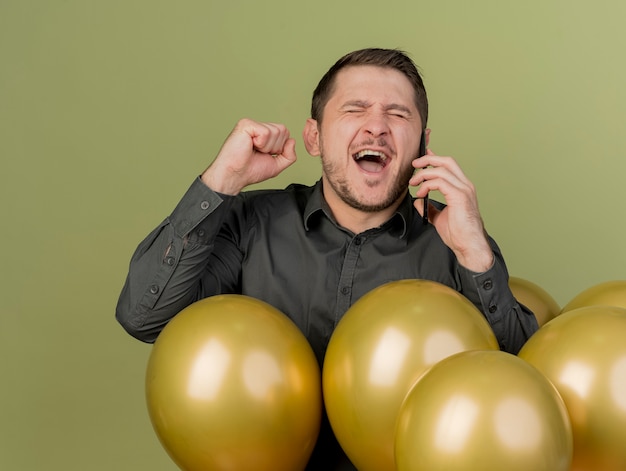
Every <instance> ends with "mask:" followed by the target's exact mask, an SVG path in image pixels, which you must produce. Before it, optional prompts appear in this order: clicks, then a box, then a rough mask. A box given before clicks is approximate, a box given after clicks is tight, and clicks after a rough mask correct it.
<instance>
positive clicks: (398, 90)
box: [329, 65, 416, 109]
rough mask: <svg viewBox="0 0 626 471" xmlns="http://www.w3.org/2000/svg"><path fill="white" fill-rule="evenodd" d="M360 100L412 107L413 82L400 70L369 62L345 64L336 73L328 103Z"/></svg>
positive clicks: (413, 100)
mask: <svg viewBox="0 0 626 471" xmlns="http://www.w3.org/2000/svg"><path fill="white" fill-rule="evenodd" d="M351 100H361V101H367V102H372V103H374V102H380V103H382V104H390V103H397V104H402V105H405V106H408V107H411V108H414V109H416V105H415V91H414V89H413V85H412V84H411V82H410V81H409V79H408V77H406V76H405V75H404V74H403V73H402V72H400V71H398V70H396V69H392V68H389V67H379V66H373V65H357V66H348V67H346V68H344V69H342V70H340V71H339V72H338V73H337V76H336V77H335V84H334V87H333V92H332V94H331V96H330V100H329V103H330V102H331V101H332V102H335V104H341V103H343V102H345V101H351Z"/></svg>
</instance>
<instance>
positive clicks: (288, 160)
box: [276, 138, 298, 170]
mask: <svg viewBox="0 0 626 471" xmlns="http://www.w3.org/2000/svg"><path fill="white" fill-rule="evenodd" d="M297 158H298V157H297V155H296V140H295V139H293V138H290V139H287V141H286V142H285V145H284V146H283V150H282V152H281V153H280V154H277V155H276V160H277V162H278V165H279V166H280V167H281V170H284V169H286V168H287V167H289V166H290V165H291V164H293V163H294V162H295V161H296V159H297Z"/></svg>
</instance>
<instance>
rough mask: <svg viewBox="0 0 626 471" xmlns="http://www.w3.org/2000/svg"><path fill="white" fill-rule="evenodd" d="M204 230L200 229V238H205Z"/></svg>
mask: <svg viewBox="0 0 626 471" xmlns="http://www.w3.org/2000/svg"><path fill="white" fill-rule="evenodd" d="M204 234H205V232H204V229H198V237H204Z"/></svg>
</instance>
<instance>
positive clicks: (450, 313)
mask: <svg viewBox="0 0 626 471" xmlns="http://www.w3.org/2000/svg"><path fill="white" fill-rule="evenodd" d="M473 349H491V350H498V342H497V340H496V338H495V336H494V334H493V331H492V330H491V327H490V326H489V324H488V323H487V321H486V319H485V318H484V316H483V314H482V313H481V312H480V311H479V310H478V309H477V308H476V307H475V306H474V305H473V304H472V303H471V302H470V301H469V300H468V299H467V298H465V297H464V296H462V295H461V294H459V293H458V292H456V291H455V290H453V289H452V288H449V287H447V286H445V285H442V284H440V283H436V282H433V281H426V280H402V281H394V282H390V283H387V284H385V285H382V286H380V287H378V288H376V289H374V290H372V291H370V292H369V293H367V294H366V295H365V296H363V297H362V298H360V299H359V300H358V301H357V302H356V303H354V304H353V305H352V307H351V308H350V309H349V310H348V311H347V312H346V314H345V315H344V317H343V318H342V319H341V321H340V322H339V323H338V325H337V328H336V329H335V331H334V333H333V335H332V336H331V339H330V342H329V345H328V350H327V352H326V356H325V359H324V366H323V368H322V385H323V391H324V401H325V405H326V412H327V414H328V418H329V420H330V423H331V426H332V428H333V430H334V432H335V436H336V437H337V440H338V441H339V444H340V445H341V446H342V448H343V450H344V451H345V452H346V454H347V455H348V457H349V458H350V460H351V461H352V462H353V463H354V465H355V466H356V467H357V468H358V469H359V471H368V470H375V471H385V470H395V463H394V457H393V433H394V429H395V423H396V418H397V414H398V411H399V409H400V405H401V403H402V400H403V399H404V397H405V395H406V394H407V392H408V391H409V389H410V388H411V386H412V385H413V383H414V382H415V381H416V380H417V379H418V378H419V376H421V375H422V373H423V372H424V371H425V370H426V369H427V368H429V367H430V366H432V365H434V364H435V363H437V362H438V361H440V360H442V359H443V358H446V357H448V356H450V355H452V354H455V353H458V352H461V351H466V350H473Z"/></svg>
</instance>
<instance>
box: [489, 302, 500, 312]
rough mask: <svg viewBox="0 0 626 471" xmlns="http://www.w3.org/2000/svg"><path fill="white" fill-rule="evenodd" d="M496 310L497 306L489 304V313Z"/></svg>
mask: <svg viewBox="0 0 626 471" xmlns="http://www.w3.org/2000/svg"><path fill="white" fill-rule="evenodd" d="M497 310H498V306H496V305H495V304H492V305H491V306H489V312H490V313H491V314H493V313H494V312H496V311H497Z"/></svg>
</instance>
